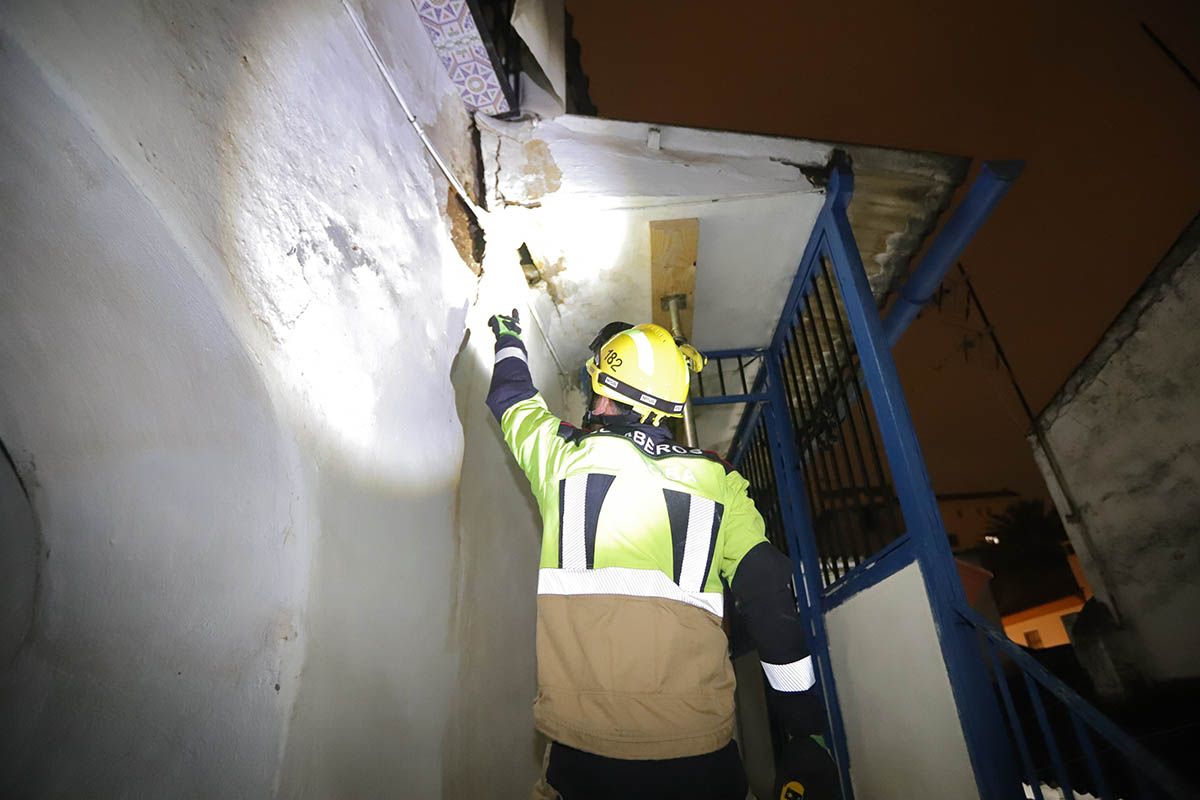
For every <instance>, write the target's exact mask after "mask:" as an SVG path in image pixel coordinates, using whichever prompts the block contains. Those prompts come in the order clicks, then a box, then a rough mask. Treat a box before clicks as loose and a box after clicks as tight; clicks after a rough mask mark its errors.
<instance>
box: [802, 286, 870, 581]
mask: <svg viewBox="0 0 1200 800" xmlns="http://www.w3.org/2000/svg"><path fill="white" fill-rule="evenodd" d="M809 296H810V297H811V295H809ZM805 306H806V308H805V314H804V315H803V316H801V318H800V336H801V340H802V341H803V342H804V350H805V352H806V353H807V354H808V357H809V360H810V362H811V363H812V364H813V368H812V369H813V376H814V378H816V377H817V366H816V364H817V363H818V362H819V363H820V378H823V381H822V380H817V381H816V384H817V386H818V387H819V389H820V391H819V392H818V395H817V403H816V408H815V409H814V411H813V417H814V424H819V425H820V426H821V427H820V428H819V430H824V428H825V425H826V419H829V420H835V419H836V417H837V414H836V400H837V395H836V394H835V390H834V386H833V381H832V380H831V379H830V378H829V370H828V368H827V367H826V364H825V354H824V353H823V352H822V351H821V349H820V347H819V346H818V347H816V348H815V349H814V347H813V345H812V343H811V341H810V340H809V331H808V327H809V326H811V327H812V332H813V335H814V337H815V335H816V321H815V320H814V319H813V310H812V308H811V305H810V304H809V303H806V304H805ZM805 318H807V319H808V322H809V326H805V324H804V322H805ZM817 344H818V345H819V344H820V342H819V341H818V342H817ZM831 400H832V401H834V409H833V410H832V411H829V410H828V409H827V408H826V405H827V404H828V403H829V402H830V401H831ZM827 411H828V417H826V412H827ZM830 429H831V430H833V425H832V424H830ZM835 432H836V435H838V437H839V438H840V437H841V431H840V430H836V431H835ZM822 452H826V449H825V448H822ZM827 452H828V453H829V461H830V462H831V463H832V464H833V468H832V470H830V472H831V473H833V474H835V475H836V480H837V484H836V485H835V486H831V489H832V491H831V492H830V496H831V498H832V499H833V501H834V502H835V503H838V504H839V506H838V511H839V512H844V513H838V514H837V519H838V520H841V521H842V525H841V528H842V531H843V536H842V539H843V542H844V543H845V544H846V545H847V548H848V549H852V550H853V560H854V564H849V563H847V565H846V566H847V570H848V569H849V567H851V566H857V565H858V564H859V563H861V562H862V560H863V557H864V556H865V554H864V553H862V552H861V551H862V549H863V548H860V547H859V546H858V542H857V541H855V540H856V539H857V538H858V537H856V536H855V526H854V520H853V519H851V514H852V512H853V511H854V505H853V503H852V502H851V501H850V499H849V498H847V497H839V494H840V493H839V490H843V491H849V490H852V489H853V486H852V485H851V484H852V483H853V477H851V479H850V480H849V481H847V480H845V479H844V478H843V477H842V464H841V461H840V460H839V459H838V457H837V454H836V452H835V451H834V448H833V447H832V445H831V446H830V447H829V448H828V451H827ZM851 475H853V473H851ZM847 570H843V574H845V572H846V571H847Z"/></svg>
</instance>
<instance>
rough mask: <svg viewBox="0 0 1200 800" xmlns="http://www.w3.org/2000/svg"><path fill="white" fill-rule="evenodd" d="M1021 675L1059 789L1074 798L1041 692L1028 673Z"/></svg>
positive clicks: (1023, 672)
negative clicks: (1048, 752) (1048, 753)
mask: <svg viewBox="0 0 1200 800" xmlns="http://www.w3.org/2000/svg"><path fill="white" fill-rule="evenodd" d="M1021 675H1022V676H1024V678H1025V688H1026V689H1028V690H1029V701H1030V702H1031V703H1033V713H1034V716H1036V717H1037V722H1038V727H1039V728H1041V729H1042V739H1043V740H1044V741H1045V742H1046V749H1047V750H1049V751H1050V763H1051V764H1053V765H1054V774H1055V776H1056V777H1057V778H1058V785H1059V788H1060V789H1062V793H1063V795H1065V796H1066V797H1074V796H1075V795H1074V793H1072V791H1071V776H1070V775H1068V774H1067V767H1066V765H1065V764H1064V762H1063V757H1062V752H1061V751H1060V750H1059V748H1058V738H1057V737H1055V735H1054V729H1053V728H1051V727H1050V718H1049V717H1047V716H1046V707H1045V705H1043V704H1042V693H1041V690H1040V689H1038V685H1037V682H1036V681H1035V680H1034V679H1033V677H1032V676H1031V675H1030V674H1029V673H1028V672H1025V671H1024V670H1021Z"/></svg>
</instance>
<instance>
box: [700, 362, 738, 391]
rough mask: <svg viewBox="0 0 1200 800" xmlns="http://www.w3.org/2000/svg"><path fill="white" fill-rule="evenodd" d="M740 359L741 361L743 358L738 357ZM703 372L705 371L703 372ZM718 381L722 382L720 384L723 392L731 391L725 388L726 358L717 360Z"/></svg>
mask: <svg viewBox="0 0 1200 800" xmlns="http://www.w3.org/2000/svg"><path fill="white" fill-rule="evenodd" d="M738 360H739V361H740V360H741V359H738ZM701 374H703V373H701ZM717 382H718V383H720V385H721V394H729V392H728V391H726V390H725V361H724V360H721V361H718V362H717Z"/></svg>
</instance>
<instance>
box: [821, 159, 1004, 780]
mask: <svg viewBox="0 0 1200 800" xmlns="http://www.w3.org/2000/svg"><path fill="white" fill-rule="evenodd" d="M828 192H829V195H830V200H829V202H827V203H826V205H825V206H824V207H823V209H822V211H821V217H823V221H822V222H820V223H819V224H823V225H825V226H826V234H827V235H826V236H825V237H824V242H825V246H826V247H827V248H828V255H829V258H830V261H831V262H832V264H833V267H834V272H835V275H836V276H837V280H838V285H839V286H840V287H841V289H842V296H843V298H844V299H845V302H846V313H847V316H848V318H849V323H850V331H851V333H852V334H853V336H854V343H855V346H856V347H857V348H858V356H859V360H860V363H861V364H862V367H863V377H864V379H865V381H866V383H867V388H868V389H869V390H870V393H871V401H872V405H873V406H874V408H875V411H876V419H877V421H878V423H879V432H880V436H881V438H882V439H883V445H884V451H885V452H886V454H887V458H888V463H889V465H890V466H891V469H892V480H893V482H894V485H895V487H896V494H897V496H898V498H899V500H900V508H901V511H902V512H903V514H904V521H905V523H906V530H907V532H908V536H909V541H910V542H912V545H913V548H914V551H915V552H916V555H917V558H918V559H919V562H920V565H921V576H922V579H923V580H924V582H925V588H926V592H927V593H928V596H929V605H930V611H931V612H932V614H933V619H934V625H935V627H936V628H937V632H938V643H939V645H940V647H941V650H942V657H943V659H944V661H945V663H946V670H947V673H948V675H949V678H950V686H951V689H952V690H953V692H954V699H955V706H956V708H957V711H958V715H959V719H960V720H961V722H962V726H963V733H964V735H965V738H966V742H967V752H968V753H969V754H970V756H971V765H972V767H973V768H974V770H975V777H976V783H977V784H978V786H979V790H980V793H981V794H982V795H983V796H984V797H987V798H992V797H1001V796H1003V794H1004V793H1005V792H1006V791H1007V790H1006V788H1005V787H1006V786H1007V785H1008V784H1009V783H1010V781H1011V776H1012V773H1013V768H1014V765H1013V764H1012V759H1011V751H1010V750H1009V749H1008V748H1007V745H1005V744H1004V742H1003V740H1002V739H1001V738H1000V736H1001V734H1002V729H1003V723H1002V722H1001V720H1000V716H999V709H998V708H997V706H996V702H995V696H994V695H993V694H992V691H991V687H990V685H989V682H988V680H987V675H986V673H985V672H984V671H983V663H982V662H981V661H980V658H979V651H978V648H977V647H976V641H975V636H974V630H973V629H972V628H970V627H969V626H968V625H967V623H966V622H965V621H964V620H962V618H961V617H959V615H958V613H957V609H958V608H960V607H961V608H967V607H968V606H967V602H966V597H965V595H964V593H963V587H962V582H961V580H960V579H959V577H958V569H957V567H956V566H955V564H954V556H953V554H952V553H951V552H950V541H949V539H948V537H947V536H946V531H945V529H944V528H943V527H942V520H941V514H940V512H939V510H938V506H937V501H936V499H935V496H934V493H933V487H932V484H931V482H930V480H929V473H928V472H927V471H926V468H925V462H924V459H923V458H922V456H921V447H920V444H919V443H918V442H917V436H916V430H915V428H914V426H913V421H912V415H911V414H910V413H909V410H908V404H907V403H906V402H905V400H904V393H903V390H902V388H901V385H900V377H899V375H898V374H897V373H896V365H895V363H894V362H893V361H892V358H891V352H890V348H889V347H888V342H887V338H886V336H885V335H884V332H883V326H882V323H881V322H880V319H879V313H878V311H877V310H876V305H875V298H874V296H873V295H872V294H871V286H870V284H869V283H868V282H867V276H866V272H865V271H864V270H863V266H862V260H861V258H860V257H859V254H858V246H857V245H856V244H855V241H854V234H853V232H852V231H851V229H850V220H849V218H848V217H847V214H846V209H847V206H848V205H849V202H850V197H851V195H852V194H853V178H852V177H851V175H850V173H849V171H848V170H846V168H845V167H844V166H842V165H835V167H834V169H833V170H832V171H831V173H830V180H829V189H828Z"/></svg>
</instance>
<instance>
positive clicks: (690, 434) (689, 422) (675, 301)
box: [663, 294, 699, 447]
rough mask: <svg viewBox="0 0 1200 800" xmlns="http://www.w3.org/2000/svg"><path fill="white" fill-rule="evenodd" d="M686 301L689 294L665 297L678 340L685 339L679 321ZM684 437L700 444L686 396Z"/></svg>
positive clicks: (690, 404) (690, 403) (688, 442)
mask: <svg viewBox="0 0 1200 800" xmlns="http://www.w3.org/2000/svg"><path fill="white" fill-rule="evenodd" d="M686 301H687V295H680V294H673V295H671V296H670V297H665V298H663V302H664V304H665V305H666V306H667V310H668V311H669V312H670V313H671V333H673V334H674V335H675V339H676V341H679V340H681V339H684V336H683V325H682V324H681V323H680V321H679V309H680V306H681V304H682V305H686ZM684 341H686V340H684ZM690 393H691V392H690V391H689V394H690ZM683 437H684V440H685V441H686V442H687V446H688V447H698V446H699V445H698V444H697V437H696V418H695V417H694V416H692V401H691V399H690V398H684V401H683Z"/></svg>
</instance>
